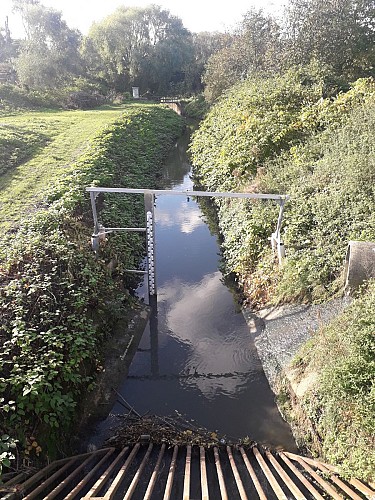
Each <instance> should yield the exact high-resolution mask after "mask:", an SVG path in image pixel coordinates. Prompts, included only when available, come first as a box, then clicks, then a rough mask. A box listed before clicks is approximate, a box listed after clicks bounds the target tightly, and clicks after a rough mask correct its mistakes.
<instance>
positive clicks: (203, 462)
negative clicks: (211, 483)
mask: <svg viewBox="0 0 375 500" xmlns="http://www.w3.org/2000/svg"><path fill="white" fill-rule="evenodd" d="M199 452H200V465H201V488H202V500H209V495H208V483H207V469H206V451H205V449H204V447H203V446H200V449H199Z"/></svg>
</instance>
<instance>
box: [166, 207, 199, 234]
mask: <svg viewBox="0 0 375 500" xmlns="http://www.w3.org/2000/svg"><path fill="white" fill-rule="evenodd" d="M178 201H179V202H180V203H179V205H180V206H179V208H178V211H176V212H175V213H171V212H170V210H163V209H159V210H158V224H159V225H160V226H161V227H171V226H174V225H176V224H178V225H179V227H180V231H181V232H182V233H186V234H190V233H192V232H193V231H194V230H195V229H196V228H197V227H198V226H202V225H204V221H203V220H202V212H201V211H200V210H199V208H198V207H197V206H192V204H191V203H189V202H188V201H183V202H181V200H178Z"/></svg>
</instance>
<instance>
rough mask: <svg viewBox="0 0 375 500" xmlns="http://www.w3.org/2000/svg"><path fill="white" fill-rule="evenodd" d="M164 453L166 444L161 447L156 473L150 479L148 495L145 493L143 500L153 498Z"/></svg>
mask: <svg viewBox="0 0 375 500" xmlns="http://www.w3.org/2000/svg"><path fill="white" fill-rule="evenodd" d="M164 452H165V443H163V444H162V446H161V449H160V452H159V456H158V460H157V462H156V465H155V468H154V471H153V473H152V475H151V479H150V482H149V483H148V486H147V490H146V493H145V495H144V497H143V500H149V498H151V495H152V491H153V489H154V487H155V483H156V479H157V477H158V473H159V468H160V463H161V460H162V458H163V455H164Z"/></svg>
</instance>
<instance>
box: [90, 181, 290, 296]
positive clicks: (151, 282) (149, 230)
mask: <svg viewBox="0 0 375 500" xmlns="http://www.w3.org/2000/svg"><path fill="white" fill-rule="evenodd" d="M86 191H87V192H89V193H90V199H91V208H92V214H93V218H94V232H93V234H92V237H91V244H92V248H93V250H94V251H95V252H97V251H98V250H99V244H100V241H101V240H104V239H105V235H106V234H109V233H112V232H115V231H133V232H144V233H146V243H147V270H146V271H142V270H138V269H127V270H126V271H127V272H132V273H139V274H147V277H148V291H149V295H150V296H153V295H156V273H155V231H154V229H155V218H154V203H155V196H157V195H163V194H166V195H169V196H186V197H191V196H194V197H201V196H202V197H207V198H212V197H214V198H242V199H253V200H273V201H276V202H277V203H278V204H279V206H280V210H279V215H278V219H277V224H276V229H275V232H274V233H272V234H271V237H270V240H271V246H272V249H273V251H274V252H277V256H278V259H279V264H280V265H281V262H282V259H283V257H284V256H285V248H284V243H283V241H282V240H281V224H282V220H283V214H284V206H285V203H286V202H287V201H288V200H289V196H288V195H283V194H265V193H231V192H217V191H214V192H210V191H191V190H184V191H172V190H169V189H132V188H106V187H88V188H86ZM100 193H119V194H143V196H144V203H145V215H146V227H109V228H105V227H104V226H103V225H101V224H100V223H99V219H98V212H97V209H96V198H97V196H98V195H99V194H100Z"/></svg>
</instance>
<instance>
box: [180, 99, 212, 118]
mask: <svg viewBox="0 0 375 500" xmlns="http://www.w3.org/2000/svg"><path fill="white" fill-rule="evenodd" d="M208 110H209V104H208V103H207V102H206V100H205V98H204V96H203V95H202V94H200V95H198V96H196V97H192V98H191V99H189V100H188V101H187V102H186V103H185V105H184V114H185V116H187V117H188V118H193V119H194V120H202V119H203V118H204V117H205V115H206V114H207V112H208Z"/></svg>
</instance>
